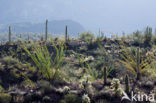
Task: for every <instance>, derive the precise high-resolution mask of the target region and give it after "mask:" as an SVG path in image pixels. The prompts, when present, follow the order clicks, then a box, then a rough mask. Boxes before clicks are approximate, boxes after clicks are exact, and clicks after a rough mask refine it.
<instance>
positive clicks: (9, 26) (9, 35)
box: [9, 26, 11, 44]
mask: <svg viewBox="0 0 156 103" xmlns="http://www.w3.org/2000/svg"><path fill="white" fill-rule="evenodd" d="M10 43H11V26H9V44H10Z"/></svg>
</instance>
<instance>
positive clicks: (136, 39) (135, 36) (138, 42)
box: [133, 30, 143, 46]
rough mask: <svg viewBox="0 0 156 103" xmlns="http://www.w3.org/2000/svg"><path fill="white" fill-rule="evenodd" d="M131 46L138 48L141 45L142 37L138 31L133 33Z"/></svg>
mask: <svg viewBox="0 0 156 103" xmlns="http://www.w3.org/2000/svg"><path fill="white" fill-rule="evenodd" d="M133 40H134V42H133V45H135V46H140V45H141V44H142V43H143V35H142V34H141V32H140V31H138V30H137V31H136V32H134V33H133Z"/></svg>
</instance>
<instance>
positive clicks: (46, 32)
mask: <svg viewBox="0 0 156 103" xmlns="http://www.w3.org/2000/svg"><path fill="white" fill-rule="evenodd" d="M47 39H48V20H46V28H45V40H47Z"/></svg>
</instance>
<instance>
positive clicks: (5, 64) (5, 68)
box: [0, 56, 36, 87]
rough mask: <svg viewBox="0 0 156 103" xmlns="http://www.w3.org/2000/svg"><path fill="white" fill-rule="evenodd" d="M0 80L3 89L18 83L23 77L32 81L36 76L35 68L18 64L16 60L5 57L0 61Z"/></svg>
mask: <svg viewBox="0 0 156 103" xmlns="http://www.w3.org/2000/svg"><path fill="white" fill-rule="evenodd" d="M0 62H1V63H0V64H1V65H2V66H0V73H1V75H0V78H1V81H2V83H1V84H2V85H5V87H7V86H9V85H10V84H14V83H20V82H21V81H23V79H24V78H25V77H28V78H31V79H33V78H34V77H35V76H36V68H33V67H31V66H30V65H28V64H24V63H21V62H19V60H18V59H16V58H12V57H11V56H7V57H4V58H2V59H1V61H0Z"/></svg>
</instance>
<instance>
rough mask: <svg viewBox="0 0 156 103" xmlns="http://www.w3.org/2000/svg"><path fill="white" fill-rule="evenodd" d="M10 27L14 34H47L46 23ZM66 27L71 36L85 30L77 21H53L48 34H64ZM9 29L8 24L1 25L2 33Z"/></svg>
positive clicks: (0, 30)
mask: <svg viewBox="0 0 156 103" xmlns="http://www.w3.org/2000/svg"><path fill="white" fill-rule="evenodd" d="M10 25H11V28H12V32H16V33H29V32H32V33H45V23H30V22H25V23H24V22H22V23H13V24H10ZM66 25H68V33H69V34H73V35H75V34H78V33H80V32H83V31H84V30H85V29H84V27H83V26H82V25H81V24H80V23H78V22H76V21H72V20H53V21H49V22H48V32H49V33H52V34H64V32H65V26H66ZM8 27H9V25H8V24H0V33H5V32H8Z"/></svg>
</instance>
